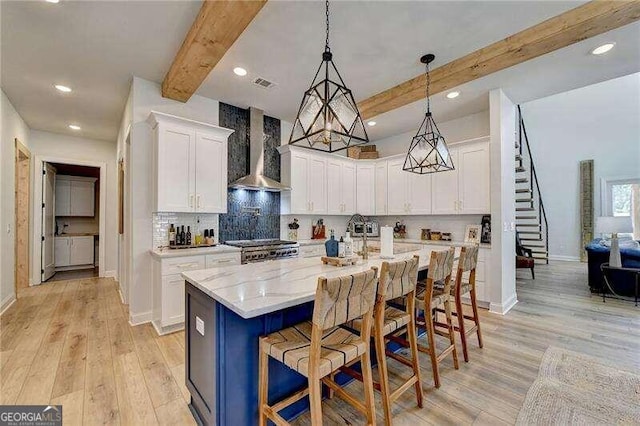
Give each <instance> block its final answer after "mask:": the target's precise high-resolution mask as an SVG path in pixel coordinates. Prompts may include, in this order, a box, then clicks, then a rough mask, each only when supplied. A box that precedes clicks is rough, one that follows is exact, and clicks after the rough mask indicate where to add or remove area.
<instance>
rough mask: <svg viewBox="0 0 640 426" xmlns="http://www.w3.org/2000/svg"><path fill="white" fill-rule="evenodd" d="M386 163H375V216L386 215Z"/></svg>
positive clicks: (387, 177) (387, 178)
mask: <svg viewBox="0 0 640 426" xmlns="http://www.w3.org/2000/svg"><path fill="white" fill-rule="evenodd" d="M387 173H388V163H387V161H385V160H382V161H378V162H376V175H375V185H374V186H375V192H376V195H375V209H376V210H375V214H376V215H378V216H381V215H386V214H387V184H388V180H389V176H388V175H387Z"/></svg>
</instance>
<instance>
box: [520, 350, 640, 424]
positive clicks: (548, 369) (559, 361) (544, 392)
mask: <svg viewBox="0 0 640 426" xmlns="http://www.w3.org/2000/svg"><path fill="white" fill-rule="evenodd" d="M516 424H517V425H615V424H618V425H638V424H640V375H637V374H633V373H631V372H628V371H623V370H620V369H617V368H615V367H613V366H609V365H606V364H604V363H603V362H602V361H601V360H599V359H597V358H593V357H590V356H586V355H583V354H579V353H576V352H571V351H568V350H565V349H560V348H556V347H550V348H549V349H547V351H546V352H545V354H544V356H543V357H542V363H541V365H540V371H539V373H538V377H537V378H536V380H535V382H533V385H531V388H529V391H528V392H527V396H526V397H525V400H524V404H523V405H522V409H521V410H520V413H519V415H518V420H517V421H516Z"/></svg>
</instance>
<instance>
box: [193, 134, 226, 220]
mask: <svg viewBox="0 0 640 426" xmlns="http://www.w3.org/2000/svg"><path fill="white" fill-rule="evenodd" d="M226 143H227V142H226V141H221V140H220V139H217V138H214V137H212V136H210V135H208V134H206V133H200V132H198V133H197V134H196V151H195V152H196V161H195V168H196V202H195V203H196V211H198V212H203V213H226V212H227V151H226V149H225V144H226Z"/></svg>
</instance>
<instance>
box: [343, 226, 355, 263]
mask: <svg viewBox="0 0 640 426" xmlns="http://www.w3.org/2000/svg"><path fill="white" fill-rule="evenodd" d="M344 255H345V256H346V257H350V256H353V240H352V239H351V232H348V231H347V232H346V234H345V237H344Z"/></svg>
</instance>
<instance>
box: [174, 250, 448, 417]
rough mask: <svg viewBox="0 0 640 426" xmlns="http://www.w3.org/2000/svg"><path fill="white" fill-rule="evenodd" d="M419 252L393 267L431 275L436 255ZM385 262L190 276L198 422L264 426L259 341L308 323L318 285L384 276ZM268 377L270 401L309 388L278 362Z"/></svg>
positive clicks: (315, 262) (301, 262)
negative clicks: (369, 274) (410, 266)
mask: <svg viewBox="0 0 640 426" xmlns="http://www.w3.org/2000/svg"><path fill="white" fill-rule="evenodd" d="M415 248H417V249H418V250H415V251H408V252H406V253H402V254H398V255H396V256H395V258H394V259H393V260H394V261H397V260H402V259H407V258H410V257H411V256H413V255H418V256H420V263H419V268H420V270H422V271H424V270H426V268H427V267H428V263H429V256H430V250H428V249H424V248H422V247H419V246H416V247H415ZM443 249H444V247H443ZM382 262H383V259H380V258H379V256H378V255H377V254H372V255H370V258H369V259H368V260H366V261H363V260H362V259H360V260H359V261H358V263H357V264H356V265H352V266H345V267H334V266H330V265H324V264H323V263H322V262H321V261H320V258H317V257H316V258H293V259H286V260H276V261H270V262H262V263H253V264H246V265H235V266H228V267H219V268H212V269H207V270H200V271H189V272H185V273H183V274H182V276H183V278H184V279H185V280H186V283H185V293H186V297H185V313H186V318H185V338H186V342H185V343H186V345H185V346H186V384H187V388H188V389H189V392H190V393H191V403H190V408H191V410H192V412H193V414H194V416H196V417H197V418H198V420H200V421H201V422H202V423H203V424H205V425H234V426H236V425H237V426H239V425H255V424H257V422H258V354H259V352H258V337H259V336H262V335H265V334H268V333H272V332H275V331H278V330H281V329H283V328H286V327H289V326H292V325H294V324H296V323H299V322H301V321H305V320H309V319H310V318H311V316H312V312H313V299H314V297H315V292H316V286H317V283H318V277H321V276H324V277H327V278H332V277H338V276H342V275H347V274H353V273H356V272H361V271H365V270H367V269H370V268H371V267H372V266H376V267H378V268H380V266H381V264H382ZM272 361H273V360H272ZM269 372H270V377H269V397H270V398H273V399H279V398H282V397H284V396H286V395H288V394H290V393H291V392H293V391H296V390H299V389H301V388H304V387H305V386H306V383H307V380H306V378H305V377H303V376H301V375H299V374H298V373H296V372H294V371H293V370H290V369H289V368H288V367H286V366H284V364H281V363H277V362H272V363H271V364H270V365H269ZM345 380H346V378H345ZM307 409H308V402H307V400H306V399H303V400H301V401H299V402H298V403H296V404H294V405H292V406H290V407H288V408H287V409H285V410H283V411H282V412H281V415H282V416H283V417H284V418H286V419H292V418H294V417H296V416H297V415H299V414H300V413H302V412H304V411H306V410H307Z"/></svg>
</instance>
